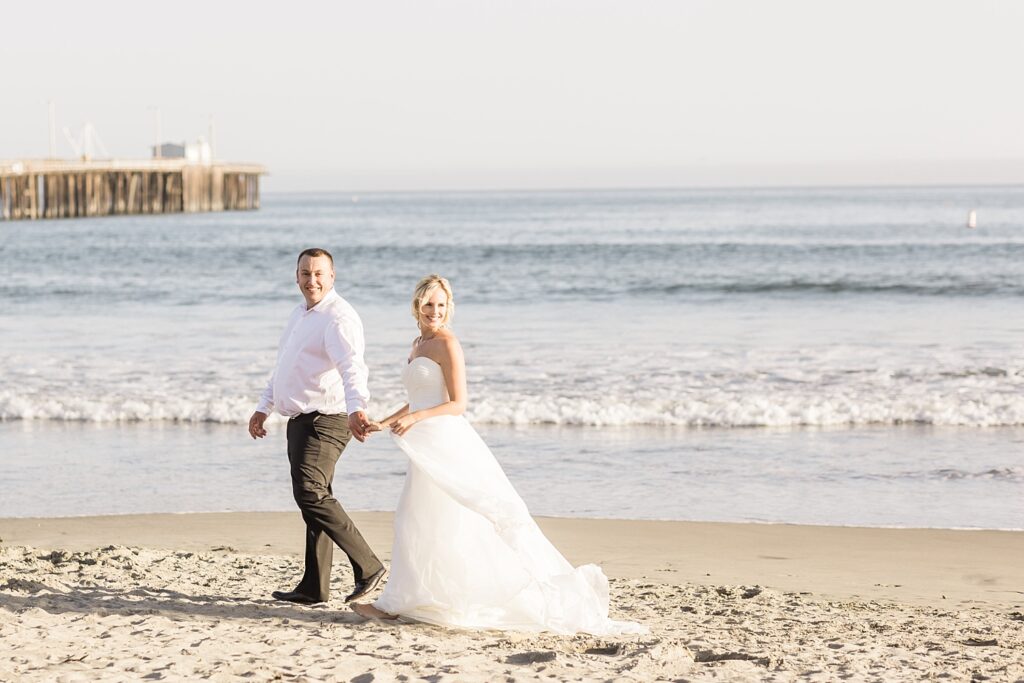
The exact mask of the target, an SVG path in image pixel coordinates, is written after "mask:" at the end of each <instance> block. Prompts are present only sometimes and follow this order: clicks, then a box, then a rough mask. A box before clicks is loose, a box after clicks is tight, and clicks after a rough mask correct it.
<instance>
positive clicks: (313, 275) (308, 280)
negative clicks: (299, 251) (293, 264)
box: [295, 256, 334, 309]
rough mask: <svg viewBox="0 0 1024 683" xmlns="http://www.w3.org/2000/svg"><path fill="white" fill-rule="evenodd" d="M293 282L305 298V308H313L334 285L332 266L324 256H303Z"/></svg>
mask: <svg viewBox="0 0 1024 683" xmlns="http://www.w3.org/2000/svg"><path fill="white" fill-rule="evenodd" d="M295 282H296V283H297V284H298V285H299V291H301V292H302V296H303V298H304V299H305V300H306V308H307V309H308V308H313V307H314V306H316V305H317V304H318V303H320V300H321V299H323V298H324V296H325V295H326V294H327V292H329V291H331V287H333V286H334V268H333V267H332V266H331V260H330V259H329V258H327V257H326V256H303V257H302V259H301V260H300V261H299V268H298V270H296V271H295Z"/></svg>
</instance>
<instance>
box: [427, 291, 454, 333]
mask: <svg viewBox="0 0 1024 683" xmlns="http://www.w3.org/2000/svg"><path fill="white" fill-rule="evenodd" d="M447 313H448V295H447V294H445V293H444V290H443V289H441V288H440V287H436V288H435V289H434V291H432V292H431V293H430V295H429V296H427V298H425V299H423V300H422V301H420V329H422V330H424V331H435V330H437V329H439V328H440V327H441V326H442V325H444V319H445V316H446V314H447Z"/></svg>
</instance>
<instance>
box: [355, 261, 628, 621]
mask: <svg viewBox="0 0 1024 683" xmlns="http://www.w3.org/2000/svg"><path fill="white" fill-rule="evenodd" d="M454 309H455V301H454V299H453V297H452V290H451V286H450V285H449V284H448V281H447V280H446V279H444V278H443V277H440V276H438V275H430V276H427V277H425V278H424V279H423V280H421V281H420V283H419V284H418V285H417V286H416V291H415V294H414V295H413V300H412V313H413V317H415V318H416V321H417V323H418V325H419V329H420V336H419V337H417V338H416V340H415V341H414V342H413V345H412V352H411V354H410V356H409V360H408V362H407V363H406V365H405V367H404V368H403V370H402V382H403V383H404V384H405V387H406V390H407V391H408V395H409V403H408V404H406V405H404V406H402V408H400V409H399V410H398V411H396V412H395V413H394V414H392V415H389V416H388V417H386V418H385V419H383V420H381V421H379V422H376V423H373V425H372V426H371V429H375V430H382V429H390V430H391V433H392V436H393V437H394V440H395V442H396V443H397V444H398V445H399V447H401V449H402V450H403V451H405V453H406V455H407V456H408V458H409V468H408V473H407V475H406V480H405V488H404V489H403V490H402V495H401V498H400V499H399V501H398V509H397V511H396V513H395V538H394V547H393V548H392V551H391V574H390V578H389V580H388V583H387V585H386V586H385V588H384V592H383V593H382V594H381V596H380V597H379V598H378V599H377V601H376V602H374V603H373V604H368V603H355V604H353V605H352V609H353V610H354V611H355V612H357V613H358V614H361V615H362V616H364V617H369V618H378V619H394V618H397V617H398V616H402V617H408V618H411V619H415V620H418V621H424V622H429V623H432V624H440V625H444V626H457V627H463V628H473V629H502V630H521V631H552V632H555V633H563V634H568V633H577V632H585V633H592V634H596V635H608V634H616V633H641V632H643V631H644V630H645V629H644V627H643V626H641V625H640V624H635V623H631V622H622V621H613V620H611V619H609V618H608V579H607V578H605V575H604V573H603V572H602V571H601V569H600V568H599V567H597V566H596V565H593V564H587V565H583V566H581V567H576V568H573V566H572V565H570V564H569V562H568V561H567V560H566V559H565V558H564V557H562V555H561V553H559V552H558V550H557V549H556V548H555V547H554V546H553V545H552V544H551V542H550V541H548V539H547V538H546V537H545V536H544V534H543V533H542V532H541V530H540V529H539V528H538V527H537V524H536V523H535V522H534V521H533V519H532V518H531V517H530V514H529V512H528V511H527V509H526V505H525V504H524V503H523V501H522V499H521V498H520V497H519V495H518V494H517V493H516V491H515V489H514V488H513V487H512V484H511V483H510V482H509V480H508V478H507V477H506V476H505V473H504V472H503V471H502V469H501V466H500V465H498V462H497V460H495V458H494V456H493V455H492V454H491V451H490V450H489V449H488V448H487V445H486V444H485V443H484V442H483V441H482V440H481V439H480V437H479V435H478V434H477V433H476V431H475V430H474V429H473V427H472V426H470V424H469V422H467V421H466V419H465V418H464V417H462V413H463V412H464V411H465V410H466V366H465V361H464V359H463V355H462V347H461V346H460V345H459V340H458V339H457V338H456V337H455V334H454V333H452V331H451V330H450V329H449V328H448V322H449V321H450V320H451V317H452V313H453V312H454Z"/></svg>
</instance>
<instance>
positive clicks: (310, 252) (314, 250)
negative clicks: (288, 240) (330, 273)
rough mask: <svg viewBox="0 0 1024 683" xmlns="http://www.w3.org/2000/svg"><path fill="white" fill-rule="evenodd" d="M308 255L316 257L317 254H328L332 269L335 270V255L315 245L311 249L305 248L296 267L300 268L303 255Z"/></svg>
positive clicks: (296, 262) (297, 260)
mask: <svg viewBox="0 0 1024 683" xmlns="http://www.w3.org/2000/svg"><path fill="white" fill-rule="evenodd" d="M303 256H308V257H310V258H316V257H317V256H326V257H327V260H328V261H330V262H331V270H334V257H333V256H331V252H329V251H327V250H326V249H321V248H320V247H313V248H311V249H303V250H302V253H301V254H299V258H298V259H296V261H295V267H296V268H298V267H299V264H300V263H302V257H303Z"/></svg>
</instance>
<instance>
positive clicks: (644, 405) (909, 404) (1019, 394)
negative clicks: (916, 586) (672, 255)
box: [0, 387, 1024, 428]
mask: <svg viewBox="0 0 1024 683" xmlns="http://www.w3.org/2000/svg"><path fill="white" fill-rule="evenodd" d="M477 393H478V396H479V397H478V399H477V400H475V401H474V402H473V403H472V405H471V406H470V409H469V411H468V412H467V417H468V418H469V419H470V420H471V421H473V422H476V423H480V424H496V425H538V424H549V425H571V426H592V427H628V426H673V427H686V428H702V427H719V428H742V427H802V426H810V427H831V426H859V425H903V424H919V425H935V426H958V427H1003V426H1024V390H1020V388H1019V387H1018V390H1017V391H999V392H996V391H992V392H956V391H949V392H947V393H945V394H931V393H929V392H927V391H921V390H920V388H919V387H918V388H916V390H913V391H907V392H906V393H904V394H901V393H896V392H894V393H891V394H890V393H877V394H869V393H859V394H858V393H854V392H852V391H846V392H843V391H838V392H837V391H828V392H825V391H814V390H810V389H805V390H803V391H793V390H792V389H791V388H787V390H780V391H777V392H765V391H761V392H744V391H735V390H734V391H728V392H727V391H721V390H715V389H711V390H707V391H703V392H694V391H688V392H682V393H681V394H680V395H675V396H673V395H664V396H655V397H650V396H647V397H643V398H636V399H631V398H630V397H626V396H604V397H602V398H599V399H595V398H588V397H579V396H577V397H559V396H545V395H537V394H526V393H514V394H501V395H497V394H495V393H494V392H488V391H486V390H483V391H478V392H477ZM401 400H402V399H401V395H400V394H399V393H398V392H396V391H390V392H387V393H386V394H385V395H384V396H383V397H382V398H380V399H377V400H375V401H374V402H373V403H372V404H371V408H370V411H371V413H372V414H374V415H383V414H384V413H385V412H388V411H390V410H391V409H393V408H394V407H395V406H397V405H400V404H401ZM253 407H254V404H253V399H252V397H247V396H242V395H229V394H224V395H218V394H215V393H207V394H204V395H199V396H194V397H192V398H190V399H183V398H177V399H170V398H167V397H166V396H155V395H154V396H145V395H138V394H136V395H134V396H132V397H130V398H125V397H119V396H117V395H101V396H95V395H90V396H84V395H75V394H73V393H71V394H69V393H68V392H67V391H52V392H45V393H35V394H32V395H26V394H21V393H18V392H17V391H12V390H10V389H4V390H0V419H3V420H58V421H80V422H156V421H167V422H208V423H225V424H241V423H245V422H246V421H247V420H248V418H249V415H250V414H251V413H252V410H253Z"/></svg>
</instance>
